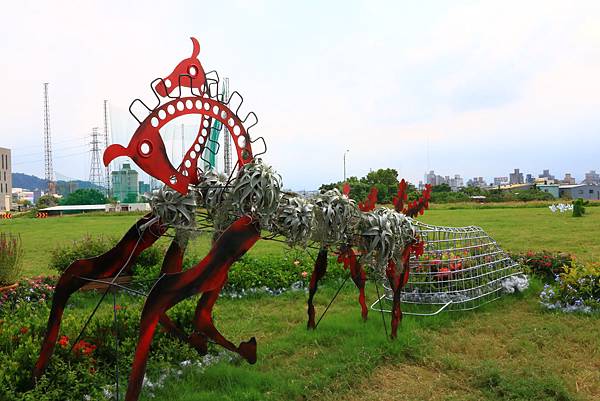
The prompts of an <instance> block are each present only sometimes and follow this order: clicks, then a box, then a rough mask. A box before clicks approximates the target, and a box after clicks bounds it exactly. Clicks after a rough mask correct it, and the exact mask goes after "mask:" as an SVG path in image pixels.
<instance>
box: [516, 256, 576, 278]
mask: <svg viewBox="0 0 600 401" xmlns="http://www.w3.org/2000/svg"><path fill="white" fill-rule="evenodd" d="M512 257H513V259H515V260H516V261H517V262H519V263H520V264H521V265H523V266H525V267H526V268H527V270H528V273H530V274H532V275H535V276H537V277H539V278H541V279H542V280H544V281H546V282H553V281H554V280H555V277H556V276H557V275H559V274H562V273H565V272H566V270H567V268H568V267H569V266H571V263H572V262H573V256H572V255H571V254H569V253H564V252H548V251H541V252H533V251H528V252H527V253H522V254H514V255H512Z"/></svg>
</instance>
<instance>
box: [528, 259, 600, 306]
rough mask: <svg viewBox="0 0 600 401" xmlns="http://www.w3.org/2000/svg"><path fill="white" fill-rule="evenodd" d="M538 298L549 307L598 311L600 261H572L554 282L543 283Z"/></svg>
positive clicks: (599, 301)
mask: <svg viewBox="0 0 600 401" xmlns="http://www.w3.org/2000/svg"><path fill="white" fill-rule="evenodd" d="M540 298H541V300H542V303H543V304H544V305H546V307H548V308H550V309H560V310H563V311H567V312H572V311H583V312H592V311H597V312H600V263H590V264H585V265H584V264H580V263H575V262H573V264H572V265H571V266H570V267H568V268H566V269H565V272H564V273H562V274H561V275H560V276H558V278H557V280H556V282H555V283H554V284H552V285H550V284H546V285H545V287H544V290H543V291H542V293H541V294H540Z"/></svg>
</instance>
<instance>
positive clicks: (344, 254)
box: [338, 247, 369, 320]
mask: <svg viewBox="0 0 600 401" xmlns="http://www.w3.org/2000/svg"><path fill="white" fill-rule="evenodd" d="M338 262H340V263H344V267H345V268H346V269H348V270H350V277H351V278H352V281H353V282H354V284H355V285H356V288H358V292H359V294H358V303H359V304H360V308H361V316H362V318H363V320H367V316H368V314H369V309H368V308H367V304H366V299H365V283H366V281H367V273H366V272H365V269H364V268H363V266H362V265H361V264H360V263H359V262H358V258H357V256H356V253H355V252H354V250H353V249H352V248H351V247H342V248H341V249H340V254H339V256H338Z"/></svg>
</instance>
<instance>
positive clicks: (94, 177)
mask: <svg viewBox="0 0 600 401" xmlns="http://www.w3.org/2000/svg"><path fill="white" fill-rule="evenodd" d="M90 145H92V162H91V164H90V182H91V183H92V184H94V185H97V186H99V187H104V177H103V174H102V168H101V167H100V139H99V138H98V127H94V128H92V141H91V142H90Z"/></svg>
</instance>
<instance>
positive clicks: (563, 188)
mask: <svg viewBox="0 0 600 401" xmlns="http://www.w3.org/2000/svg"><path fill="white" fill-rule="evenodd" d="M558 190H559V193H560V197H561V198H568V199H577V198H582V199H589V200H600V185H587V184H575V185H560V186H559V187H558Z"/></svg>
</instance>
